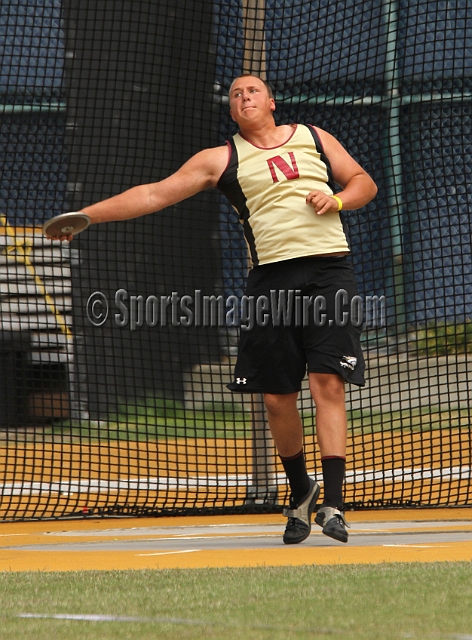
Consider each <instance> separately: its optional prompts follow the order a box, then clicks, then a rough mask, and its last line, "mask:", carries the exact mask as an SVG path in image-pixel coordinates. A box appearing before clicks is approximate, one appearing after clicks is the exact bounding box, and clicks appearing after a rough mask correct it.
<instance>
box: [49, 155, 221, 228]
mask: <svg viewBox="0 0 472 640" xmlns="http://www.w3.org/2000/svg"><path fill="white" fill-rule="evenodd" d="M227 162H228V149H227V147H226V146H222V147H214V148H212V149H205V150H203V151H200V152H199V153H197V154H195V155H194V156H192V157H191V158H190V160H188V161H187V162H186V163H185V164H184V165H182V167H181V168H180V169H179V170H178V171H176V172H175V173H173V174H172V175H170V176H169V177H168V178H165V179H164V180H161V181H160V182H153V183H150V184H143V185H140V186H137V187H132V188H131V189H128V190H127V191H124V192H123V193H120V194H119V195H116V196H113V197H111V198H107V199H106V200H102V201H101V202H97V203H96V204H92V205H90V206H87V207H84V208H83V209H81V211H83V213H86V214H87V215H88V216H89V218H90V223H91V224H96V223H99V222H112V221H118V220H128V219H130V218H138V217H139V216H143V215H146V214H148V213H153V212H155V211H160V210H161V209H165V208H166V207H170V206H171V205H173V204H176V203H177V202H181V201H182V200H185V199H186V198H190V197H191V196H193V195H195V194H196V193H199V192H200V191H204V190H205V189H208V188H210V187H214V186H216V184H217V182H218V180H219V178H220V176H221V174H222V173H223V171H224V170H225V167H226V164H227ZM57 238H58V239H60V240H64V239H68V240H70V239H72V238H71V236H57Z"/></svg>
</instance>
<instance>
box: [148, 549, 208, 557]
mask: <svg viewBox="0 0 472 640" xmlns="http://www.w3.org/2000/svg"><path fill="white" fill-rule="evenodd" d="M195 551H201V549H183V550H182V551H159V552H158V553H137V554H136V556H139V557H142V558H144V557H148V556H174V555H177V554H178V553H195Z"/></svg>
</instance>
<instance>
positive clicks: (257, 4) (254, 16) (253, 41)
mask: <svg viewBox="0 0 472 640" xmlns="http://www.w3.org/2000/svg"><path fill="white" fill-rule="evenodd" d="M242 9H243V23H244V60H243V71H244V73H255V74H257V75H259V76H260V77H261V78H262V79H264V80H265V79H266V47H265V25H264V21H265V0H243V6H242Z"/></svg>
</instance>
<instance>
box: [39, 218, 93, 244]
mask: <svg viewBox="0 0 472 640" xmlns="http://www.w3.org/2000/svg"><path fill="white" fill-rule="evenodd" d="M89 224H90V218H89V217H88V215H87V214H86V213H82V211H73V212H72V213H61V214H60V215H58V216H55V217H54V218H51V220H48V221H47V222H45V223H44V224H43V233H44V235H46V236H49V237H51V238H60V237H61V236H76V235H77V234H78V233H80V232H81V231H85V229H86V228H87V227H88V226H89Z"/></svg>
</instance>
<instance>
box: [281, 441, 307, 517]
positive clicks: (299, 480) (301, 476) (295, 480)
mask: <svg viewBox="0 0 472 640" xmlns="http://www.w3.org/2000/svg"><path fill="white" fill-rule="evenodd" d="M279 457H280V459H281V460H282V464H283V466H284V469H285V473H286V474H287V478H288V482H289V484H290V490H291V492H292V496H291V498H292V501H293V502H294V503H295V504H296V505H298V501H299V500H300V498H303V496H304V495H305V494H307V493H308V490H309V489H310V483H309V481H308V474H307V472H306V465H305V455H304V453H303V449H302V450H301V451H300V452H299V453H297V454H296V455H294V456H290V457H288V458H284V457H283V456H279Z"/></svg>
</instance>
